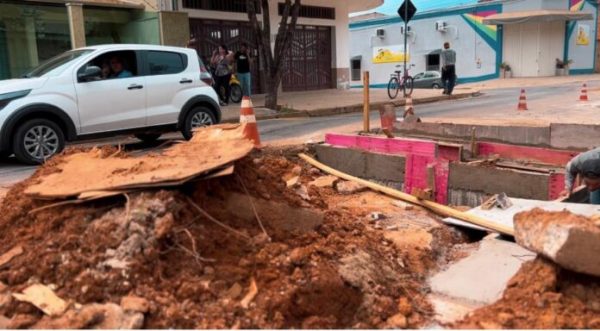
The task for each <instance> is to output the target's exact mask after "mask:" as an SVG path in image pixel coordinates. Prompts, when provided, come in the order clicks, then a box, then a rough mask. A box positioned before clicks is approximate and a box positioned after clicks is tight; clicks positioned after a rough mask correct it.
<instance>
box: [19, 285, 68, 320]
mask: <svg viewBox="0 0 600 331" xmlns="http://www.w3.org/2000/svg"><path fill="white" fill-rule="evenodd" d="M13 297H14V298H15V299H17V300H19V301H25V302H29V303H31V304H32V305H34V306H36V307H37V308H39V309H40V310H41V311H43V312H44V314H46V315H50V316H59V315H61V314H62V313H63V312H64V311H65V309H67V303H66V302H65V301H64V300H62V299H61V298H59V297H58V296H57V295H56V294H55V293H54V291H52V290H51V289H50V288H48V287H47V286H45V285H42V284H34V285H31V286H29V287H28V288H26V289H25V290H23V294H19V293H14V294H13Z"/></svg>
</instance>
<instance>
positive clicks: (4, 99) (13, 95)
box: [0, 90, 31, 110]
mask: <svg viewBox="0 0 600 331" xmlns="http://www.w3.org/2000/svg"><path fill="white" fill-rule="evenodd" d="M29 92H31V90H23V91H17V92H10V93H4V94H0V110H2V109H4V107H6V105H8V104H9V103H10V102H11V101H13V100H16V99H20V98H23V97H25V96H26V95H28V94H29Z"/></svg>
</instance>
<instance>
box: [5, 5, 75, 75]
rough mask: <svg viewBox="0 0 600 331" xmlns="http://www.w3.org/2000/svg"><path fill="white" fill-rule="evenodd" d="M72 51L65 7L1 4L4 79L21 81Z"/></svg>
mask: <svg viewBox="0 0 600 331" xmlns="http://www.w3.org/2000/svg"><path fill="white" fill-rule="evenodd" d="M70 49H71V37H70V33H69V18H68V14H67V8H66V7H65V6H64V5H57V6H53V5H38V4H35V5H34V4H30V3H25V1H19V2H4V1H0V79H7V78H17V77H20V76H21V75H23V74H25V73H26V72H29V71H30V70H31V69H32V68H34V67H37V66H38V65H39V64H40V63H41V62H44V61H45V60H48V59H50V58H52V57H54V56H56V55H58V54H60V53H62V52H64V51H67V50H70Z"/></svg>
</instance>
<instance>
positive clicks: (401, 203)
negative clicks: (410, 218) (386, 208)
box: [392, 200, 415, 211]
mask: <svg viewBox="0 0 600 331" xmlns="http://www.w3.org/2000/svg"><path fill="white" fill-rule="evenodd" d="M392 205H394V206H396V207H398V208H401V209H404V210H406V211H409V210H413V209H414V208H415V206H413V205H411V204H410V203H406V202H404V201H401V200H394V201H392Z"/></svg>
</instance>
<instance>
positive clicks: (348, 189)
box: [335, 180, 368, 194]
mask: <svg viewBox="0 0 600 331" xmlns="http://www.w3.org/2000/svg"><path fill="white" fill-rule="evenodd" d="M335 189H336V190H337V191H338V192H339V193H340V194H354V193H359V192H363V191H366V190H368V188H367V187H366V186H364V185H362V184H360V183H356V182H350V181H345V180H340V181H338V182H336V184H335Z"/></svg>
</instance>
